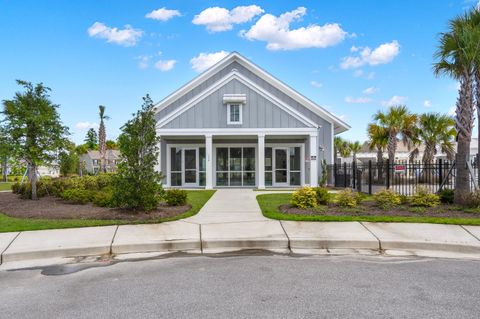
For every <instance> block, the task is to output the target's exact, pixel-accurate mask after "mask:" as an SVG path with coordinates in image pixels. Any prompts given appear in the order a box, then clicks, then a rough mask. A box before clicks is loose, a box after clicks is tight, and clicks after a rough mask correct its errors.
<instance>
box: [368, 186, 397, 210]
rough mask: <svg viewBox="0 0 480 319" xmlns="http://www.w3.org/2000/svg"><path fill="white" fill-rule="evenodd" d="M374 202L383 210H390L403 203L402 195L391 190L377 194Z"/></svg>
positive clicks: (374, 196)
mask: <svg viewBox="0 0 480 319" xmlns="http://www.w3.org/2000/svg"><path fill="white" fill-rule="evenodd" d="M373 200H374V201H375V203H376V204H377V206H378V207H380V208H381V209H390V208H393V207H396V206H398V205H400V204H401V203H402V198H401V197H400V195H398V194H397V193H395V192H394V191H392V190H390V189H384V190H381V191H379V192H377V193H375V194H374V195H373Z"/></svg>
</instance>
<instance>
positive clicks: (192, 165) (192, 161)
mask: <svg viewBox="0 0 480 319" xmlns="http://www.w3.org/2000/svg"><path fill="white" fill-rule="evenodd" d="M197 151H198V149H197V148H186V149H185V150H184V154H185V156H184V157H183V159H184V163H183V165H184V172H185V173H184V181H183V185H185V186H197V185H198V154H197Z"/></svg>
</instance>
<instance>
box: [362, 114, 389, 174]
mask: <svg viewBox="0 0 480 319" xmlns="http://www.w3.org/2000/svg"><path fill="white" fill-rule="evenodd" d="M367 134H368V146H369V147H370V149H371V150H373V149H376V150H377V177H378V179H379V180H381V179H382V178H383V152H385V150H386V149H387V145H388V131H387V130H386V129H385V128H384V127H382V126H379V125H377V124H373V123H371V124H369V125H368V128H367Z"/></svg>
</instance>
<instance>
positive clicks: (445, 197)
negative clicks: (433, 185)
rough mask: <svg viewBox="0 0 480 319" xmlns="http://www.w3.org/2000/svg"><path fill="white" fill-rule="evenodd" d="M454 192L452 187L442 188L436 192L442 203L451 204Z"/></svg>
mask: <svg viewBox="0 0 480 319" xmlns="http://www.w3.org/2000/svg"><path fill="white" fill-rule="evenodd" d="M454 195H455V192H454V191H453V189H448V188H444V189H442V190H441V191H439V192H438V196H439V197H440V201H441V202H442V203H444V204H453V199H454Z"/></svg>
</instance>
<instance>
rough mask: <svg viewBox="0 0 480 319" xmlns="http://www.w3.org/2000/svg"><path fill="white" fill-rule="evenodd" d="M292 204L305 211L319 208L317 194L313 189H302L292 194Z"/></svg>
mask: <svg viewBox="0 0 480 319" xmlns="http://www.w3.org/2000/svg"><path fill="white" fill-rule="evenodd" d="M290 203H291V204H292V205H293V206H295V207H298V208H301V209H305V208H311V207H315V206H317V193H316V192H315V190H314V189H313V188H311V187H308V186H306V187H302V188H299V189H297V190H296V191H295V192H293V194H292V199H291V201H290Z"/></svg>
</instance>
